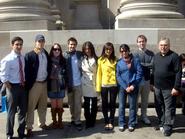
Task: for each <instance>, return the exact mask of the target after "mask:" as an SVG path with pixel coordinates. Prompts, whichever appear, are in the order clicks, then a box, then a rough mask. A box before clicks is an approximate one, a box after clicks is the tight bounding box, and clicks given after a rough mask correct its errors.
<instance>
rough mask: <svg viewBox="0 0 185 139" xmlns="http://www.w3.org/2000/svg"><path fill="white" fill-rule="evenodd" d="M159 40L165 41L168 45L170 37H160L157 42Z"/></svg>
mask: <svg viewBox="0 0 185 139" xmlns="http://www.w3.org/2000/svg"><path fill="white" fill-rule="evenodd" d="M161 41H165V42H167V43H168V45H170V39H169V38H167V37H161V38H160V40H159V43H160V42H161Z"/></svg>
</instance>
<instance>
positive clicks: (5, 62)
mask: <svg viewBox="0 0 185 139" xmlns="http://www.w3.org/2000/svg"><path fill="white" fill-rule="evenodd" d="M18 56H20V57H21V61H22V68H23V71H24V66H25V61H24V56H22V55H18V54H17V53H15V52H14V51H13V50H12V51H11V53H9V54H8V55H7V56H5V57H4V58H3V59H2V60H1V67H0V71H1V72H0V77H1V81H2V82H3V83H4V82H7V81H9V82H10V83H20V73H19V59H18ZM23 75H24V79H25V73H24V72H23Z"/></svg>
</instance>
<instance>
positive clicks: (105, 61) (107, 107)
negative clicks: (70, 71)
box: [96, 42, 117, 130]
mask: <svg viewBox="0 0 185 139" xmlns="http://www.w3.org/2000/svg"><path fill="white" fill-rule="evenodd" d="M116 63H117V59H116V56H115V52H114V46H113V44H112V43H110V42H107V43H106V44H105V45H104V47H103V50H102V54H101V56H100V58H99V59H98V68H97V76H96V91H97V92H99V93H101V98H102V112H103V116H104V122H105V130H113V128H114V115H115V109H116V97H117V82H116ZM109 98H110V99H109ZM108 100H110V102H108ZM109 111H110V116H109V114H108V112H109Z"/></svg>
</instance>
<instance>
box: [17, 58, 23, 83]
mask: <svg viewBox="0 0 185 139" xmlns="http://www.w3.org/2000/svg"><path fill="white" fill-rule="evenodd" d="M18 59H19V77H20V84H21V85H22V86H24V73H23V66H22V61H21V56H18Z"/></svg>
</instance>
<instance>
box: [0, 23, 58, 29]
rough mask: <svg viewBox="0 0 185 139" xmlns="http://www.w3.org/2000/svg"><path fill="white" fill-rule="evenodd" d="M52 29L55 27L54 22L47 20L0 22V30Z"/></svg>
mask: <svg viewBox="0 0 185 139" xmlns="http://www.w3.org/2000/svg"><path fill="white" fill-rule="evenodd" d="M54 29H56V25H55V23H54V22H52V21H48V20H35V21H9V22H0V31H12V30H19V31H20V30H54Z"/></svg>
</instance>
